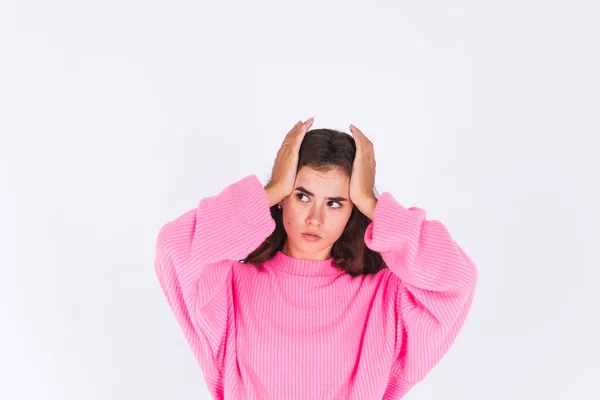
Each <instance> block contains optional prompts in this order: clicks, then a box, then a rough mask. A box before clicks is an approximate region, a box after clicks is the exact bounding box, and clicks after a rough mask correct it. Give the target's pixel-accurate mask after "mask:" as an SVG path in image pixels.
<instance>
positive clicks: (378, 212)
mask: <svg viewBox="0 0 600 400" xmlns="http://www.w3.org/2000/svg"><path fill="white" fill-rule="evenodd" d="M365 244H366V245H367V247H369V248H370V249H371V250H374V251H377V252H379V253H380V254H381V256H382V258H383V260H384V261H385V263H386V264H387V266H388V267H389V269H390V270H391V272H392V273H393V274H394V275H395V276H396V277H398V278H399V280H390V281H395V282H396V283H397V284H398V286H397V292H396V297H395V300H396V308H395V309H396V310H397V311H396V332H397V338H398V340H397V343H398V346H397V349H396V353H395V354H396V357H397V358H396V362H395V364H394V366H393V367H392V372H393V373H396V374H397V376H398V378H399V379H400V380H401V382H404V384H403V385H408V386H410V385H409V384H410V383H416V382H418V381H420V380H422V379H424V378H425V376H426V375H427V374H428V373H429V371H430V370H431V369H432V368H433V367H434V366H435V365H436V364H437V363H438V362H439V361H440V360H441V359H442V357H443V356H444V355H445V354H446V352H447V351H448V349H449V348H450V346H451V344H452V343H453V341H454V339H455V338H456V336H457V335H458V332H459V331H460V329H461V327H462V325H463V324H464V321H465V320H466V316H467V313H468V310H469V308H470V306H471V303H472V300H473V296H474V293H475V287H476V284H477V279H478V272H477V269H476V267H475V265H474V264H473V262H472V261H471V259H470V258H469V257H468V256H467V254H465V252H464V251H463V250H462V249H461V248H460V247H459V246H458V244H457V243H456V242H455V241H454V240H453V239H452V237H451V236H450V234H449V233H448V231H447V229H446V227H445V226H444V225H443V224H442V223H441V222H439V221H435V220H426V219H425V211H424V210H422V209H420V208H418V207H411V208H406V207H404V206H402V205H401V204H399V203H398V202H397V201H396V200H395V199H394V197H393V196H392V195H391V194H390V193H389V192H384V193H382V194H381V196H380V197H379V199H378V201H377V205H376V207H375V212H374V215H373V221H372V222H371V223H370V224H369V226H368V227H367V231H366V232H365ZM408 386H407V387H408Z"/></svg>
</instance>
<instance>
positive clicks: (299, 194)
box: [296, 193, 306, 201]
mask: <svg viewBox="0 0 600 400" xmlns="http://www.w3.org/2000/svg"><path fill="white" fill-rule="evenodd" d="M302 196H304V197H306V195H305V194H304V193H298V194H297V195H296V197H297V198H298V200H300V201H303V200H302V199H301V197H302Z"/></svg>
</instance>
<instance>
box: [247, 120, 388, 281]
mask: <svg viewBox="0 0 600 400" xmlns="http://www.w3.org/2000/svg"><path fill="white" fill-rule="evenodd" d="M355 154H356V144H355V142H354V138H353V137H352V136H351V135H349V134H347V133H344V132H341V131H338V130H335V129H325V128H322V129H313V130H310V131H307V132H306V134H305V135H304V139H303V140H302V144H301V145H300V153H299V159H298V169H297V170H298V171H299V170H300V168H301V167H303V166H308V167H311V168H313V169H316V170H318V171H329V170H331V169H335V168H338V169H341V170H343V171H344V172H345V173H346V174H347V175H348V176H351V175H352V164H353V162H354V156H355ZM269 181H270V179H269ZM374 189H375V188H374ZM374 193H375V194H376V193H377V192H376V190H375V191H374ZM376 196H377V197H378V195H377V194H376ZM270 210H271V216H272V217H273V219H274V220H275V223H276V226H275V230H274V231H273V233H272V234H271V236H269V237H268V238H267V239H266V240H265V241H264V242H263V243H262V244H261V245H260V246H258V248H256V250H254V251H253V252H252V253H250V254H249V255H248V256H247V257H246V258H245V259H243V260H241V261H242V262H244V263H250V264H259V263H262V262H265V261H267V260H270V259H271V258H273V256H275V253H276V252H277V251H279V250H281V249H282V248H283V245H284V243H285V239H286V237H287V233H286V231H285V228H284V227H283V215H282V213H283V211H282V210H280V209H279V208H277V205H275V206H273V207H271V209H270ZM369 223H371V220H370V219H369V218H368V217H367V216H366V215H364V214H363V213H361V212H360V211H359V210H358V208H356V206H355V205H353V209H352V213H351V214H350V218H349V219H348V223H347V224H346V227H345V229H344V231H343V232H342V235H341V236H340V237H339V239H338V240H337V241H336V242H335V243H334V244H333V247H332V248H331V257H333V262H334V265H335V266H336V267H338V268H339V269H341V270H343V271H346V272H347V273H348V274H350V275H352V276H359V275H368V274H375V273H377V272H379V271H380V270H381V269H383V268H387V266H386V265H385V263H384V262H383V258H382V257H381V254H379V253H378V252H375V251H373V250H371V249H369V248H368V247H367V246H366V245H365V241H364V235H365V231H366V229H367V226H368V225H369Z"/></svg>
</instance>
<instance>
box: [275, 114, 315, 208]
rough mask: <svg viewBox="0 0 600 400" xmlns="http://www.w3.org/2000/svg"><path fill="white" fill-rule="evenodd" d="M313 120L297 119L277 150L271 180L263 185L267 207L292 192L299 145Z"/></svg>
mask: <svg viewBox="0 0 600 400" xmlns="http://www.w3.org/2000/svg"><path fill="white" fill-rule="evenodd" d="M313 121H314V119H313V118H309V119H307V120H306V121H305V122H304V123H302V121H298V122H297V123H296V125H294V127H293V128H292V130H290V131H289V132H288V133H287V135H286V136H285V138H284V140H283V144H282V145H281V147H280V148H279V150H278V151H277V158H276V159H275V162H274V164H273V170H272V172H271V181H270V182H269V183H268V184H267V186H265V190H266V191H267V197H268V198H269V207H273V206H274V205H275V204H277V203H279V202H280V201H281V200H282V199H283V198H284V197H287V196H289V195H290V194H291V193H292V192H293V190H294V182H296V173H297V172H298V171H297V169H298V157H299V152H300V145H301V144H302V140H303V139H304V135H305V134H306V131H307V130H308V129H309V128H310V127H311V126H312V124H313Z"/></svg>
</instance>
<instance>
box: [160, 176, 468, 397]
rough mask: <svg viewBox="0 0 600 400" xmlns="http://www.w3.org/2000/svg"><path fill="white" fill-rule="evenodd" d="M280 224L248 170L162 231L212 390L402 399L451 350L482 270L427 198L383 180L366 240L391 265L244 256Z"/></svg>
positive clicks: (164, 268) (167, 274)
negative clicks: (422, 201) (352, 269)
mask: <svg viewBox="0 0 600 400" xmlns="http://www.w3.org/2000/svg"><path fill="white" fill-rule="evenodd" d="M274 229H275V221H274V220H273V218H272V217H271V214H270V211H269V204H268V199H267V196H266V191H265V190H264V188H263V185H262V183H261V182H260V181H259V179H258V178H257V176H256V175H249V176H246V177H245V178H243V179H241V180H239V181H238V182H235V183H233V184H230V185H229V186H227V187H226V188H225V189H223V190H222V191H221V192H220V193H219V194H218V195H215V196H211V197H206V198H203V199H202V200H201V201H200V203H199V205H198V207H197V208H195V209H193V210H190V211H188V212H187V213H185V214H183V215H181V216H180V217H179V218H177V219H175V220H173V221H171V222H169V223H167V224H166V225H165V226H164V227H162V229H161V230H160V232H159V234H158V239H157V243H156V273H157V276H158V280H159V282H160V285H161V287H162V289H163V292H164V294H165V296H166V298H167V300H168V302H169V305H170V307H171V309H172V310H173V313H174V314H175V317H176V319H177V321H178V323H179V325H180V326H181V328H182V329H183V333H184V334H185V337H186V339H187V341H188V342H189V345H190V347H191V349H192V351H193V353H194V356H195V357H196V359H197V360H198V363H199V365H200V367H201V369H202V371H203V374H204V378H205V381H206V384H207V386H208V389H209V390H210V392H211V394H212V396H213V397H214V398H215V399H236V400H237V399H240V400H241V399H257V400H270V399H274V400H287V399H302V400H312V399H314V400H326V399H340V400H341V399H353V400H370V399H385V400H391V399H399V398H401V397H402V396H403V395H404V394H405V393H406V392H407V391H408V390H410V388H411V387H413V386H414V385H415V384H416V383H417V382H419V381H421V380H423V379H424V378H425V376H426V375H427V373H428V372H429V371H430V370H431V369H432V368H433V367H434V366H435V365H436V364H437V363H438V361H439V360H440V359H441V358H442V357H443V355H444V354H445V353H446V352H447V350H448V348H449V347H450V345H451V344H452V342H453V341H454V339H455V338H456V335H457V334H458V332H459V330H460V328H461V326H462V325H463V323H464V321H465V318H466V315H467V312H468V310H469V307H470V305H471V302H472V299H473V295H474V292H475V286H476V281H477V270H476V268H475V266H474V264H473V262H472V261H471V260H470V259H469V257H468V256H467V255H466V254H465V253H464V252H463V250H462V249H461V248H460V247H459V246H458V245H457V243H456V242H455V241H454V240H453V239H452V238H451V236H450V235H449V233H448V231H447V230H446V228H445V227H444V225H443V224H442V223H440V222H438V221H434V220H426V219H425V211H424V210H422V209H420V208H417V207H411V208H405V207H404V206H402V205H401V204H399V203H398V202H397V201H396V200H395V199H394V197H393V196H392V195H391V194H390V193H388V192H384V193H382V194H381V195H380V197H379V200H378V202H377V206H376V209H375V213H374V216H373V221H372V222H371V224H370V225H369V226H368V228H367V231H366V232H365V237H364V239H365V243H366V245H367V246H368V247H369V248H370V249H372V250H374V251H377V252H379V253H381V255H382V257H383V259H384V261H385V262H386V264H387V266H388V267H389V268H385V269H383V270H381V271H380V272H379V273H377V274H374V275H368V276H359V277H355V278H352V277H351V276H350V275H349V274H346V273H344V272H343V271H341V270H339V269H338V268H336V267H335V266H334V265H333V262H332V259H331V258H330V259H327V260H305V259H297V258H292V257H290V256H287V255H285V254H283V253H282V252H278V253H277V254H276V255H275V257H274V258H273V259H271V260H269V261H268V262H266V263H264V264H262V265H260V266H259V268H257V267H255V266H253V265H248V264H244V263H239V262H238V261H237V260H241V259H243V258H245V257H246V256H247V255H248V254H250V253H251V252H252V251H253V250H255V249H256V248H257V247H258V246H259V245H260V244H261V243H262V242H263V241H264V240H265V239H266V238H267V237H268V236H270V235H271V233H272V232H273V230H274Z"/></svg>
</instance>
